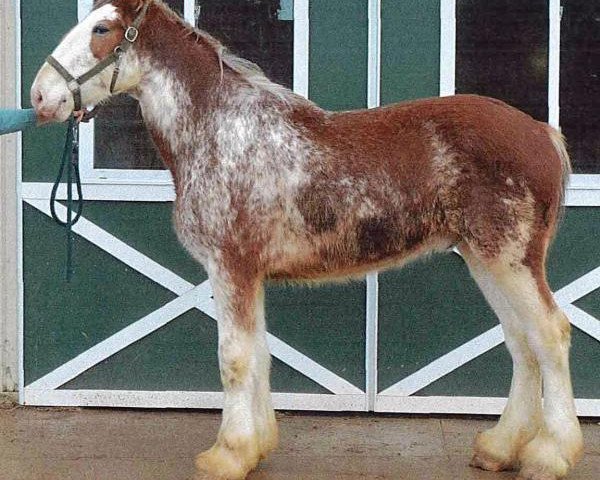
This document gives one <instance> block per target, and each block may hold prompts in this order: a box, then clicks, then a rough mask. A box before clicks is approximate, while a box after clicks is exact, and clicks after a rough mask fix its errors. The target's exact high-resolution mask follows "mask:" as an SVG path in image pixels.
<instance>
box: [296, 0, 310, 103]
mask: <svg viewBox="0 0 600 480" xmlns="http://www.w3.org/2000/svg"><path fill="white" fill-rule="evenodd" d="M308 2H309V0H294V92H296V93H297V94H298V95H302V96H303V97H306V98H308V65H309V42H310V28H309V27H310V23H309V16H308V14H309V3H308Z"/></svg>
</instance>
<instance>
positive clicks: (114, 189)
mask: <svg viewBox="0 0 600 480" xmlns="http://www.w3.org/2000/svg"><path fill="white" fill-rule="evenodd" d="M92 5H93V0H78V2H77V15H78V21H81V20H83V18H84V17H85V16H86V15H87V14H88V13H89V12H90V11H91V9H92ZM195 5H196V2H195V0H184V18H185V19H186V20H187V21H188V22H190V23H194V21H195ZM308 6H309V0H294V67H293V68H294V70H293V90H294V91H295V92H296V93H298V94H300V95H303V96H305V97H308V55H309V47H308V42H309V24H308V22H309V20H308V13H309V9H308ZM79 139H80V150H79V167H80V174H81V180H82V183H83V185H84V194H85V190H86V188H85V186H89V187H92V188H91V189H93V190H94V191H95V192H97V193H100V191H101V192H102V194H101V195H100V196H101V197H102V199H103V200H111V199H114V200H123V199H124V198H123V196H124V195H123V194H124V188H127V186H135V187H136V188H134V189H132V191H131V195H127V194H125V196H127V197H128V198H127V200H138V199H139V200H147V198H148V195H149V194H150V197H152V193H150V192H149V190H152V191H153V192H154V193H156V194H158V196H159V197H160V198H161V199H163V197H164V200H172V199H173V198H174V192H173V179H172V177H171V173H170V172H169V170H146V169H135V170H134V169H108V168H95V167H94V120H93V119H92V120H91V121H90V122H89V123H87V124H82V125H81V127H80V130H79ZM141 187H146V188H141ZM138 197H139V198H138ZM154 198H156V197H154Z"/></svg>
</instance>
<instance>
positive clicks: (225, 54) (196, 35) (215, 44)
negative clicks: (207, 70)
mask: <svg viewBox="0 0 600 480" xmlns="http://www.w3.org/2000/svg"><path fill="white" fill-rule="evenodd" d="M112 1H113V0H96V1H95V2H94V9H96V8H99V7H101V6H103V5H106V4H109V3H112ZM150 1H152V2H153V3H154V4H155V5H156V6H158V7H159V8H161V9H162V10H163V12H164V13H165V14H166V15H167V16H168V17H169V19H170V20H171V21H173V22H174V23H176V24H177V25H179V26H180V27H181V28H182V30H183V31H184V36H186V37H191V38H192V39H193V40H194V41H195V43H198V42H203V43H204V44H205V45H208V46H209V47H211V48H212V49H213V50H214V52H215V54H216V55H217V58H218V59H219V63H220V65H221V71H223V66H226V67H227V68H229V69H230V70H232V71H233V72H235V73H237V74H238V75H239V76H240V77H241V78H242V79H243V80H245V81H246V82H247V83H248V84H249V85H251V86H252V87H254V88H256V89H257V90H259V91H264V92H267V93H270V94H272V95H274V96H275V97H277V98H278V99H279V100H280V101H282V102H284V103H287V104H289V103H294V101H297V100H299V99H300V98H301V97H299V96H298V95H296V94H295V93H294V92H292V91H291V90H290V89H288V88H286V87H284V86H283V85H279V84H278V83H275V82H272V81H271V80H270V79H269V78H267V76H266V75H265V73H264V72H263V70H262V69H261V68H260V67H259V66H258V65H257V64H256V63H254V62H251V61H250V60H246V59H245V58H241V57H238V56H237V55H235V54H234V53H232V52H231V51H230V50H229V49H228V48H227V47H226V46H225V45H223V43H221V42H220V41H219V40H217V39H216V38H215V37H213V36H212V35H210V34H209V33H207V32H205V31H203V30H200V29H198V28H196V27H194V26H192V25H190V24H189V23H187V22H186V21H185V20H184V19H183V18H181V17H180V16H179V15H178V14H177V13H175V12H174V11H173V10H171V8H170V7H169V6H168V5H167V4H165V3H164V2H163V1H162V0H150Z"/></svg>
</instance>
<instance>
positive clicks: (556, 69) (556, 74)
mask: <svg viewBox="0 0 600 480" xmlns="http://www.w3.org/2000/svg"><path fill="white" fill-rule="evenodd" d="M549 13H550V15H549V22H550V23H549V27H550V28H549V39H548V123H549V124H550V125H552V126H553V127H554V128H558V127H559V124H560V122H559V115H560V106H559V98H560V90H559V88H560V17H561V6H560V0H550V12H549Z"/></svg>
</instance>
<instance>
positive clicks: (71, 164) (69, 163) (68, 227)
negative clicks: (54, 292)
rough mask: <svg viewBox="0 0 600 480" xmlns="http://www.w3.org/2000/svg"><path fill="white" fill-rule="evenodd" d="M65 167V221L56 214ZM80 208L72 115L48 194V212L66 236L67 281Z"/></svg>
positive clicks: (75, 125)
mask: <svg viewBox="0 0 600 480" xmlns="http://www.w3.org/2000/svg"><path fill="white" fill-rule="evenodd" d="M65 167H66V169H67V218H66V221H62V220H61V219H60V218H59V217H58V215H57V214H56V203H57V200H56V195H57V192H58V187H59V186H60V182H61V180H62V177H63V174H64V173H65ZM73 181H75V186H76V188H77V199H76V200H74V199H73ZM74 203H76V204H77V205H76V208H77V210H76V211H75V217H73V204H74ZM82 210H83V194H82V193H81V178H80V176H79V122H78V121H77V120H76V119H75V117H74V116H72V117H71V119H70V120H69V126H68V127H67V135H66V140H65V148H64V150H63V154H62V161H61V164H60V168H59V170H58V175H57V177H56V181H55V182H54V186H53V187H52V193H51V194H50V213H51V214H52V218H53V219H54V221H55V222H56V223H58V224H59V225H61V226H63V227H65V231H66V236H67V271H66V279H67V282H70V281H71V277H72V276H73V241H74V238H73V225H75V224H76V223H77V221H78V220H79V218H80V217H81V211H82Z"/></svg>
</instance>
